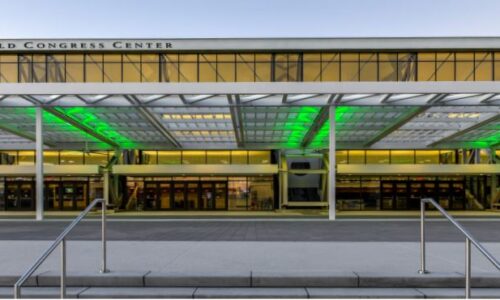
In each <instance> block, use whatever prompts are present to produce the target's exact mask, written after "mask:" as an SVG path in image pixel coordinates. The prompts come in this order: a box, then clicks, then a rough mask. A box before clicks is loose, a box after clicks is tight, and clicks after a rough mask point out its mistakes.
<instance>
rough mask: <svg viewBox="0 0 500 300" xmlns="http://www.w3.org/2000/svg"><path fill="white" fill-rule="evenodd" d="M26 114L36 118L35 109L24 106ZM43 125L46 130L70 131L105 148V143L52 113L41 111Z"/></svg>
mask: <svg viewBox="0 0 500 300" xmlns="http://www.w3.org/2000/svg"><path fill="white" fill-rule="evenodd" d="M23 112H24V113H26V115H28V116H30V117H31V118H32V119H33V120H35V119H36V109H35V108H31V107H30V108H26V109H25V110H24V111H23ZM42 117H43V127H44V130H45V131H46V132H61V133H68V132H69V133H71V134H74V135H76V137H77V138H78V139H79V140H82V141H89V142H91V143H92V144H93V145H94V146H97V147H99V148H106V146H107V144H105V143H103V142H102V141H101V140H98V139H96V138H95V137H93V136H91V135H89V134H87V133H86V132H85V131H83V130H81V129H79V128H77V127H75V126H73V125H71V124H69V123H67V122H65V121H64V120H61V119H60V118H58V117H56V116H54V115H53V114H51V113H49V112H47V111H43V115H42Z"/></svg>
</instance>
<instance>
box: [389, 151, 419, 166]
mask: <svg viewBox="0 0 500 300" xmlns="http://www.w3.org/2000/svg"><path fill="white" fill-rule="evenodd" d="M414 155H415V152H414V151H413V150H391V164H414V163H415V156H414Z"/></svg>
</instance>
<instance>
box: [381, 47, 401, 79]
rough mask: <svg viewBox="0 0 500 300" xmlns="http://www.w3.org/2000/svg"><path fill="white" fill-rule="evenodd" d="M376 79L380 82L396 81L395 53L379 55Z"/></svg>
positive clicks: (396, 64) (396, 62) (396, 63)
mask: <svg viewBox="0 0 500 300" xmlns="http://www.w3.org/2000/svg"><path fill="white" fill-rule="evenodd" d="M378 57H379V65H378V79H379V80H380V81H397V80H398V59H397V54H396V53H380V54H379V55H378Z"/></svg>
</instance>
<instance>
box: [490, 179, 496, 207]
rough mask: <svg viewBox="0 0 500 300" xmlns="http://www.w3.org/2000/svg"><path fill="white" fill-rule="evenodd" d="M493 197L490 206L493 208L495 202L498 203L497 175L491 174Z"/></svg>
mask: <svg viewBox="0 0 500 300" xmlns="http://www.w3.org/2000/svg"><path fill="white" fill-rule="evenodd" d="M490 184H491V191H490V193H491V197H490V208H493V204H495V203H496V197H497V175H496V174H491V183H490Z"/></svg>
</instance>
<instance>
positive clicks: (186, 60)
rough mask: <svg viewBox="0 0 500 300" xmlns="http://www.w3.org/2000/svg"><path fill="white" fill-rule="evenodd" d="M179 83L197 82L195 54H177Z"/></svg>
mask: <svg viewBox="0 0 500 300" xmlns="http://www.w3.org/2000/svg"><path fill="white" fill-rule="evenodd" d="M179 81H180V82H197V81H198V60H197V55H196V54H179Z"/></svg>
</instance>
